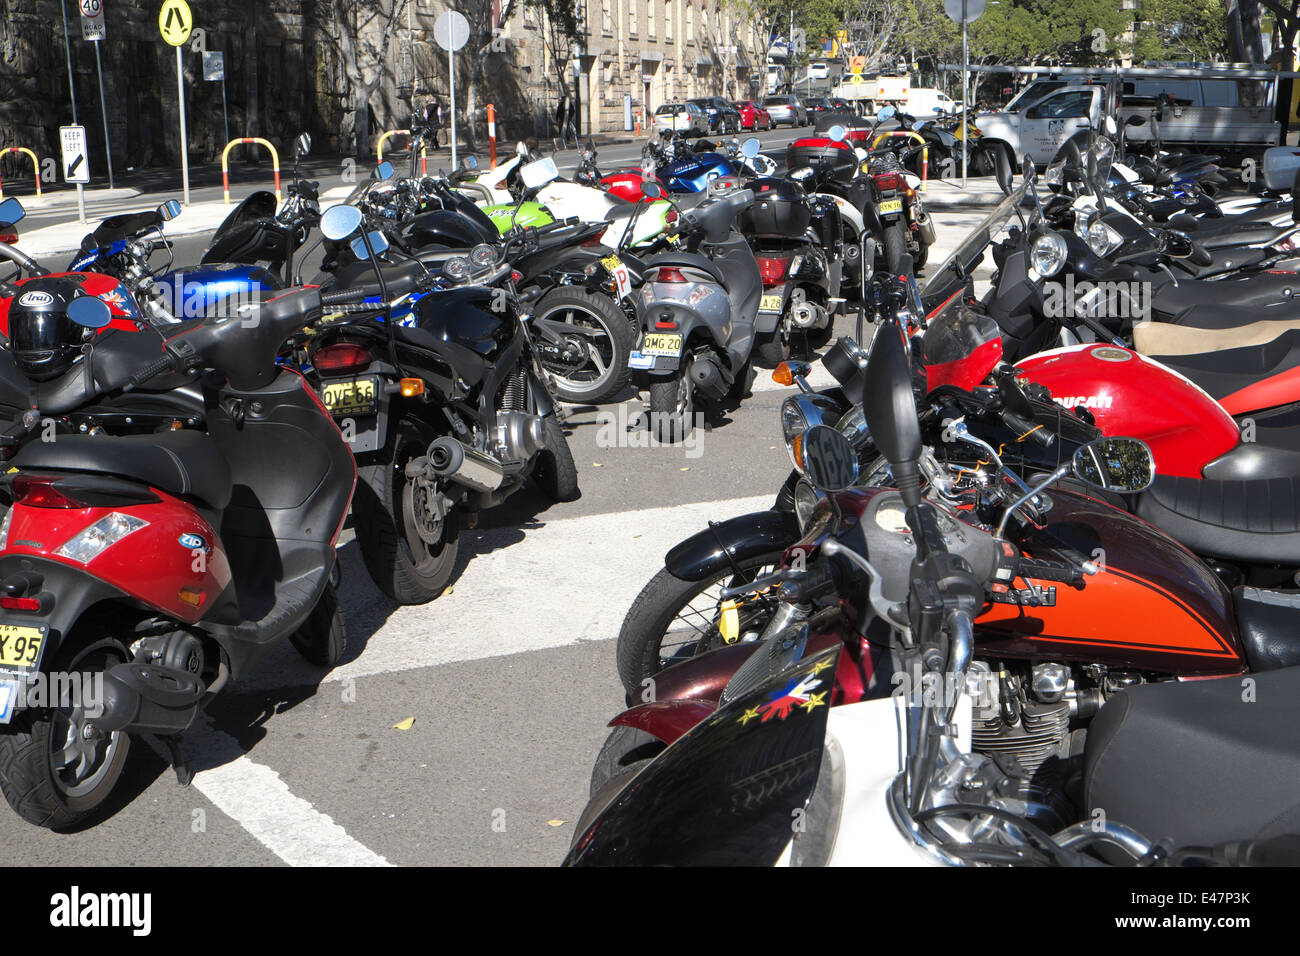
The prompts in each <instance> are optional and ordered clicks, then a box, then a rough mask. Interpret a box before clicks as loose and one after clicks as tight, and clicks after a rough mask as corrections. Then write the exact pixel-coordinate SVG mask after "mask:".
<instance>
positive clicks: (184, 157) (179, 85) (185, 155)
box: [176, 46, 190, 206]
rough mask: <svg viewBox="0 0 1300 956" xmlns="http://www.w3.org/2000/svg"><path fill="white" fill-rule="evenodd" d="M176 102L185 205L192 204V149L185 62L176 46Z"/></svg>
mask: <svg viewBox="0 0 1300 956" xmlns="http://www.w3.org/2000/svg"><path fill="white" fill-rule="evenodd" d="M176 104H177V106H178V107H179V110H178V112H179V113H180V117H181V191H182V193H183V194H184V196H185V205H187V206H188V205H189V204H190V150H189V142H188V138H187V135H186V132H185V64H184V63H183V62H182V60H181V48H180V47H179V46H178V47H177V48H176Z"/></svg>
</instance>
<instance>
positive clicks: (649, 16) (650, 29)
mask: <svg viewBox="0 0 1300 956" xmlns="http://www.w3.org/2000/svg"><path fill="white" fill-rule="evenodd" d="M645 35H646V36H648V37H649V38H650V39H652V40H653V39H654V35H655V0H645Z"/></svg>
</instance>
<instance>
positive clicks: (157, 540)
mask: <svg viewBox="0 0 1300 956" xmlns="http://www.w3.org/2000/svg"><path fill="white" fill-rule="evenodd" d="M27 477H29V478H31V479H32V480H39V476H37V475H35V474H32V475H29V476H27ZM151 491H152V493H153V494H154V495H155V496H156V497H157V498H158V499H159V500H158V501H156V502H148V503H137V502H132V503H130V504H122V505H118V506H99V507H87V508H50V507H35V506H32V505H26V504H23V503H22V502H21V501H19V502H17V503H15V504H14V506H13V508H12V509H11V510H10V512H9V515H10V517H9V537H8V542H7V547H6V548H5V550H4V551H3V552H2V553H3V556H4V557H5V558H9V559H12V558H15V557H23V556H31V557H38V558H43V559H45V560H47V561H53V562H55V563H58V564H62V565H66V566H68V567H70V568H75V569H76V570H79V571H84V572H86V573H87V574H89V575H91V576H92V577H94V578H96V579H98V580H100V581H102V582H104V583H105V584H108V585H110V586H112V587H114V588H116V589H117V590H119V591H121V592H122V593H123V594H125V595H127V596H128V597H130V598H132V599H134V600H137V601H139V602H140V603H141V604H144V605H146V606H148V607H151V608H153V609H154V610H156V611H159V612H161V613H163V614H166V615H168V616H169V617H173V618H175V619H177V620H180V621H184V622H185V623H187V624H193V623H195V622H197V621H199V620H200V619H201V618H202V617H203V616H204V614H205V613H206V612H207V610H208V607H209V605H210V604H211V602H212V601H213V600H215V599H216V598H217V597H218V596H219V595H220V594H221V593H222V592H223V591H225V589H226V587H227V586H228V585H229V584H230V580H231V574H230V564H229V562H228V560H227V558H226V554H225V551H224V549H223V548H222V545H221V541H220V539H219V538H218V537H217V533H216V532H215V531H214V530H213V529H212V526H211V525H210V524H208V522H207V521H206V520H205V519H204V518H203V517H202V516H201V515H200V514H199V513H198V512H197V511H196V510H195V509H194V507H193V506H192V505H190V504H188V503H186V502H184V501H182V500H181V499H179V498H176V497H173V496H172V495H169V494H167V493H166V492H164V491H159V490H158V489H157V488H153V489H151ZM114 512H116V513H119V514H124V515H129V516H130V517H132V518H137V519H139V520H142V521H147V522H148V524H147V525H146V526H144V527H141V528H138V529H136V530H135V531H132V532H131V533H129V534H127V535H126V536H125V537H124V538H122V539H120V540H119V541H117V542H116V543H114V544H111V545H109V546H108V547H107V548H105V549H104V550H102V551H101V552H100V553H99V554H98V555H97V556H96V557H93V558H91V559H90V560H89V561H88V562H86V563H85V564H83V563H81V562H80V561H76V560H73V559H72V558H68V557H65V556H63V555H60V554H58V553H56V552H57V551H58V549H59V548H60V547H62V546H63V545H64V544H65V543H67V542H68V541H70V540H71V539H73V538H75V537H76V536H77V535H78V534H80V533H81V532H83V531H85V530H86V529H87V528H89V527H90V526H91V525H93V524H94V523H95V522H96V521H99V520H101V519H102V518H106V517H108V516H109V515H111V514H113V513H114ZM7 563H12V562H7ZM142 568H147V569H148V573H144V574H142V573H141V569H142Z"/></svg>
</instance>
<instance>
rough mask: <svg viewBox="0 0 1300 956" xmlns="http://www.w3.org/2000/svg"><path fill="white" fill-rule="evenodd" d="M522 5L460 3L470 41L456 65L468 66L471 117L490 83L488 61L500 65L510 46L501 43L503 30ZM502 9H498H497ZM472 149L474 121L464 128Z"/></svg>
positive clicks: (504, 0) (509, 0)
mask: <svg viewBox="0 0 1300 956" xmlns="http://www.w3.org/2000/svg"><path fill="white" fill-rule="evenodd" d="M519 6H521V0H460V7H459V9H460V12H461V13H462V14H464V15H465V19H466V20H468V21H469V40H468V41H467V42H466V44H465V47H464V49H463V51H462V52H464V53H466V54H468V55H467V56H458V57H457V58H456V62H458V63H461V64H462V65H467V66H468V69H467V72H468V74H469V77H468V82H467V83H466V84H465V115H466V117H467V118H472V117H474V116H475V115H476V114H477V113H478V101H479V99H480V97H481V96H482V92H483V84H484V83H485V82H486V80H487V70H488V64H489V62H491V63H494V64H497V65H499V64H500V62H501V61H500V56H502V55H504V53H505V51H506V49H507V47H506V44H505V43H503V42H502V39H501V31H502V29H504V27H505V25H506V24H507V23H509V22H510V18H511V17H513V16H514V15H515V10H516V9H518V7H519ZM498 7H499V9H498ZM453 108H454V106H453ZM462 129H463V130H464V133H465V139H466V141H467V142H468V143H469V146H470V148H471V149H475V148H477V133H476V131H475V129H474V124H473V123H472V122H468V123H465V124H464V126H463V127H462Z"/></svg>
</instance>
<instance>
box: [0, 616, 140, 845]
mask: <svg viewBox="0 0 1300 956" xmlns="http://www.w3.org/2000/svg"><path fill="white" fill-rule="evenodd" d="M79 643H81V649H80V650H78V651H77V652H75V653H72V654H66V655H65V654H62V653H61V654H60V661H56V662H55V666H54V670H56V671H63V672H70V671H76V670H78V669H79V668H82V667H86V668H87V670H86V673H91V674H93V673H95V672H96V671H100V670H108V669H109V668H111V667H112V666H114V665H116V664H120V663H125V662H126V661H127V660H129V659H130V656H131V655H130V653H129V652H128V651H127V649H126V648H125V647H124V646H122V644H121V643H119V642H118V641H116V640H114V639H112V638H108V637H105V638H103V639H101V640H97V641H92V642H90V643H88V644H87V643H84V642H79ZM75 713H76V709H74V708H35V709H31V710H23V711H21V712H19V713H18V714H17V715H16V716H15V717H14V720H13V723H12V724H10V726H9V728H8V731H7V732H6V733H4V734H3V735H0V791H2V792H3V793H4V797H5V800H6V801H8V803H9V806H11V807H13V809H14V812H15V813H17V814H18V815H19V816H20V817H22V818H23V819H24V820H26V821H27V822H28V823H31V824H33V825H35V826H38V827H45V828H46V829H50V830H68V829H71V828H73V827H75V826H77V825H79V824H81V823H82V822H84V821H85V820H86V819H87V818H88V817H90V816H91V815H92V814H93V813H94V812H95V811H96V810H97V809H98V808H99V807H100V806H101V805H102V804H103V803H104V801H105V800H107V799H108V797H109V794H111V793H112V791H113V788H114V787H116V786H117V783H118V781H119V780H120V779H121V777H122V768H123V766H124V765H125V764H126V758H127V754H128V753H129V752H130V748H131V737H130V735H129V734H125V733H122V732H121V731H115V732H113V733H111V734H109V735H108V736H107V737H106V738H103V740H102V742H101V741H96V742H94V743H92V744H89V745H87V746H88V748H89V751H90V753H91V754H92V755H94V763H93V764H92V767H93V770H92V771H91V772H90V773H89V776H88V779H86V780H85V781H83V782H81V783H77V782H76V781H75V780H73V781H69V780H68V778H67V771H68V765H67V764H65V765H64V766H62V767H60V766H58V764H57V758H58V755H59V754H60V753H61V752H62V751H63V749H64V747H65V745H66V743H67V740H68V734H69V733H72V734H76V735H77V736H78V738H80V734H78V733H77V731H76V726H77V725H76V724H75V723H73V722H72V715H73V714H75ZM64 723H67V724H68V726H67V727H66V728H64V727H63V726H62V725H63V724H64ZM101 743H102V750H101V749H100V748H101ZM74 759H75V758H74ZM69 763H71V761H69Z"/></svg>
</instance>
